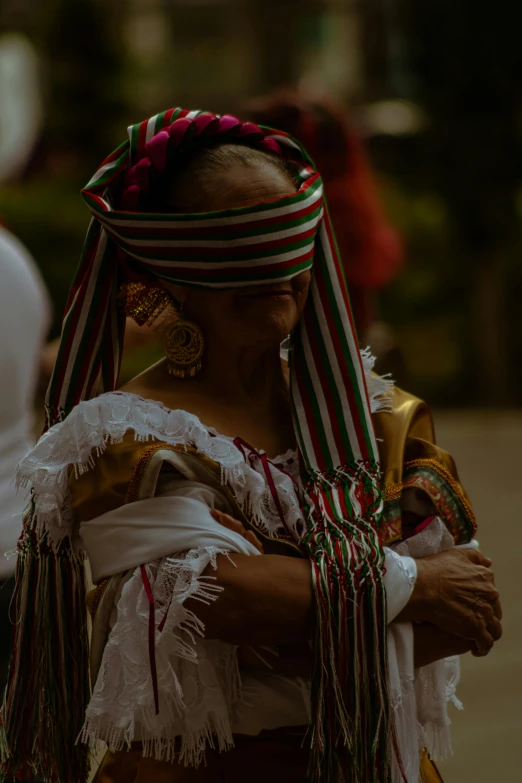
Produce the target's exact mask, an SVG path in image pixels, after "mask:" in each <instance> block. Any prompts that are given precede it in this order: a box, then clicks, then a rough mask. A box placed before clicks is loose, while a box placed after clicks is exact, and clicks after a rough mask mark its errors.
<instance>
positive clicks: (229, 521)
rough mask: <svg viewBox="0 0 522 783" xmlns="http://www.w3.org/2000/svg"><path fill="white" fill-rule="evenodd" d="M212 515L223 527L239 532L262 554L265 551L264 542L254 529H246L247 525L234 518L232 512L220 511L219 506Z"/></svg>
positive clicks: (212, 510) (211, 512)
mask: <svg viewBox="0 0 522 783" xmlns="http://www.w3.org/2000/svg"><path fill="white" fill-rule="evenodd" d="M210 516H212V517H214V519H215V520H216V522H219V524H220V525H223V527H226V528H228V529H229V530H232V532H233V533H237V534H238V535H240V536H243V538H246V540H247V541H248V542H249V543H250V544H252V546H254V547H255V548H256V549H257V551H258V552H259V553H260V554H261V555H262V554H263V553H264V551H265V550H264V549H263V544H262V543H261V541H260V540H259V539H258V537H257V536H256V534H255V533H254V532H253V531H252V530H245V526H244V525H243V523H242V522H240V521H239V519H234V517H231V516H230V514H225V512H224V511H218V510H217V508H213V509H211V511H210Z"/></svg>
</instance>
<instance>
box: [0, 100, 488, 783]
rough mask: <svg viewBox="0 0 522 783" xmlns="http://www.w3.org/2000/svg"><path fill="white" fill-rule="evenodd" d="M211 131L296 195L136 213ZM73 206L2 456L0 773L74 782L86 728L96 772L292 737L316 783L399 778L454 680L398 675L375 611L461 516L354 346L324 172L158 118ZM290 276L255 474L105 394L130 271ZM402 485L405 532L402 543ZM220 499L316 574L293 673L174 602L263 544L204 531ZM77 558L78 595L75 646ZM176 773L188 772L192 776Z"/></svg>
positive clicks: (260, 133)
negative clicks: (288, 325) (51, 311)
mask: <svg viewBox="0 0 522 783" xmlns="http://www.w3.org/2000/svg"><path fill="white" fill-rule="evenodd" d="M219 142H222V143H236V144H245V145H250V146H253V147H255V148H257V149H261V150H265V151H267V152H270V153H272V154H274V155H277V156H282V157H283V158H284V159H285V161H286V163H287V165H288V166H290V167H291V168H292V170H293V171H294V172H295V177H296V179H297V180H298V181H299V183H300V185H299V187H298V189H297V191H296V192H295V193H293V194H292V195H290V196H285V197H283V198H279V199H277V200H275V201H272V202H262V203H259V204H255V205H253V206H248V207H244V208H238V209H228V210H224V211H220V212H214V213H204V214H194V215H192V214H150V213H145V212H144V211H143V198H144V197H146V195H147V194H148V193H149V192H151V191H152V190H153V189H154V188H155V187H156V186H157V183H158V182H159V181H160V180H161V177H162V175H163V173H164V172H165V171H166V170H167V169H168V171H169V172H170V171H175V170H176V165H179V163H181V162H182V161H184V160H186V159H187V157H188V156H190V155H191V154H192V153H193V152H194V151H197V150H198V149H200V148H201V147H203V146H205V145H208V144H216V143H219ZM83 195H84V198H85V201H86V203H87V206H88V207H89V209H90V211H91V213H92V221H91V224H90V227H89V230H88V234H87V238H86V242H85V247H84V251H83V255H82V258H81V261H80V265H79V268H78V271H77V273H76V276H75V279H74V282H73V285H72V289H71V294H70V297H69V301H68V304H67V307H66V312H65V317H64V325H63V332H62V341H61V348H60V353H59V357H58V361H57V365H56V369H55V372H54V376H53V379H52V381H51V384H50V388H49V392H48V400H47V416H48V426H49V429H48V430H47V432H46V433H45V434H44V435H43V436H42V438H41V440H40V441H39V443H38V444H37V446H36V447H35V449H34V450H33V452H32V453H31V454H30V455H29V456H28V457H27V458H26V459H25V460H23V462H22V463H21V464H20V466H19V468H18V480H19V482H20V483H22V484H26V485H27V486H29V487H31V490H32V494H31V503H30V505H29V507H28V509H27V512H26V515H25V523H24V532H23V536H22V538H21V540H20V544H19V558H18V575H17V606H16V610H17V623H16V626H15V650H14V656H13V662H12V666H11V675H10V682H9V686H8V689H7V692H6V697H5V703H4V708H3V713H2V732H3V735H2V743H1V746H2V758H3V763H2V769H3V771H4V774H6V775H13V774H15V773H16V772H17V771H18V770H20V769H23V768H24V765H29V766H32V767H33V768H34V769H35V771H36V772H37V774H39V775H40V776H42V777H44V779H46V780H49V781H51V780H52V781H53V783H76V782H77V783H80V781H84V780H85V779H86V775H87V768H88V752H87V751H88V746H89V745H93V744H94V743H95V742H96V741H97V740H103V741H104V742H106V743H107V745H108V748H109V756H108V757H107V759H106V761H105V762H104V765H103V766H102V769H101V771H100V772H99V773H98V774H99V776H100V775H101V776H102V777H99V780H114V781H124V780H125V781H126V780H129V781H130V780H145V779H146V780H158V781H159V780H172V781H174V780H176V781H178V780H185V779H186V780H192V777H191V776H192V775H194V774H196V775H198V776H199V777H198V778H197V779H199V780H214V779H222V778H219V777H216V778H212V777H205V775H207V776H210V775H211V774H213V773H212V769H214V768H213V766H212V765H213V764H214V763H216V764H217V763H219V764H225V765H226V764H227V761H226V759H227V758H228V759H230V760H231V761H230V763H231V764H232V765H233V764H234V763H236V762H237V759H238V758H239V756H238V754H239V752H240V748H243V750H244V748H245V747H252V746H248V742H247V744H246V745H245V741H246V740H245V738H247V740H248V738H250V739H252V738H254V737H257V738H263V737H264V738H267V737H268V738H269V740H270V741H272V742H274V741H275V742H276V744H277V742H279V743H281V742H283V740H282V739H281V736H282V735H281V732H283V734H284V732H290V734H289V735H288V736H290V737H291V738H292V742H293V743H294V745H295V742H296V740H295V737H296V736H297V737H298V745H299V751H300V752H301V753H302V754H304V755H302V756H301V757H302V758H306V764H307V765H308V762H309V775H310V778H311V779H313V780H316V781H323V782H328V783H334V781H350V782H351V783H355V782H356V781H358V782H359V783H362V782H363V781H364V783H372V782H373V783H386V781H392V780H393V783H399V781H406V783H414V781H415V782H416V781H418V780H419V779H420V778H419V775H420V774H421V773H420V771H419V770H420V765H421V751H422V748H423V747H427V749H428V750H429V751H430V752H431V753H434V754H435V755H437V754H439V755H443V754H444V752H446V750H447V746H448V742H449V739H448V736H447V716H446V711H445V710H446V700H447V699H446V695H447V693H449V695H450V696H451V687H450V688H449V689H448V688H447V684H448V681H449V682H450V685H451V683H452V682H454V681H455V680H456V671H455V666H454V664H451V666H450V668H451V672H449V673H448V672H447V671H446V669H447V668H448V667H447V666H446V664H444V662H442V663H440V662H439V663H438V664H433V666H432V667H426V668H427V670H429V671H428V672H427V673H426V672H425V673H424V675H425V676H424V678H423V675H422V671H423V670H420V674H417V675H416V676H414V670H413V631H412V629H411V626H408V625H407V624H400V623H398V624H394V623H392V622H391V621H392V620H393V618H394V617H395V616H396V615H397V614H398V613H399V612H400V610H401V609H402V608H403V606H404V605H405V604H406V603H407V601H408V599H409V596H410V594H411V591H412V589H413V584H414V581H415V573H416V571H415V561H414V560H413V558H412V557H411V556H410V555H412V554H414V555H415V556H420V555H422V554H423V553H428V552H434V551H440V550H441V549H443V548H447V547H448V546H453V545H454V544H455V543H457V544H463V543H465V542H468V541H470V540H471V539H472V537H473V533H474V530H475V523H474V518H473V514H472V511H471V509H470V507H469V503H468V501H467V499H466V496H465V494H464V492H463V490H462V489H461V487H460V484H459V482H458V479H457V476H456V473H455V468H454V465H453V462H452V460H451V458H450V457H449V456H448V455H446V454H445V453H444V452H442V451H441V450H440V449H438V448H437V447H436V446H435V445H434V443H433V430H432V426H431V420H430V417H429V413H428V412H427V409H426V407H425V406H424V405H423V403H421V402H420V401H418V400H416V399H415V398H412V397H411V396H409V395H406V394H405V393H404V392H401V391H399V390H393V389H392V387H391V385H390V384H389V383H388V382H387V381H386V380H383V379H378V378H377V377H375V376H373V375H372V373H371V365H372V360H371V357H369V356H368V354H365V353H364V352H361V351H360V350H359V348H358V345H357V341H356V337H355V333H354V328H353V323H352V318H351V312H350V305H349V301H348V296H347V294H346V287H345V283H344V280H343V276H342V273H341V268H340V264H339V258H338V254H337V249H336V244H335V239H334V237H333V233H332V229H331V225H330V222H329V218H328V212H327V208H326V204H325V202H324V198H323V190H322V183H321V177H320V175H319V174H318V172H317V171H316V170H315V168H314V166H313V164H312V162H311V161H310V159H309V158H308V157H307V155H306V152H305V151H304V150H303V149H302V147H300V145H299V144H298V143H297V142H296V141H294V140H293V139H292V138H290V137H289V136H287V135H286V134H283V133H281V132H278V131H276V130H272V129H269V128H264V127H258V126H257V125H254V124H252V123H242V122H241V121H240V120H238V119H237V118H235V117H232V116H221V117H220V116H217V115H214V114H210V113H204V112H196V111H191V112H187V111H184V110H181V109H171V110H169V111H166V112H164V113H162V114H159V115H157V116H156V117H153V118H151V119H149V120H147V121H145V122H143V123H141V124H139V125H135V126H132V127H131V128H130V138H129V141H127V142H125V143H124V144H122V145H121V146H120V147H118V149H117V150H115V152H114V153H112V155H110V156H109V157H108V158H107V159H106V160H105V161H104V162H103V164H102V165H101V166H100V168H99V169H98V171H97V172H96V174H95V175H94V177H93V178H92V179H91V181H90V182H89V183H88V185H87V186H86V188H85V190H84V191H83ZM120 204H121V205H122V206H121V208H120V206H119V205H120ZM308 269H313V274H312V283H311V289H310V295H309V298H308V301H307V304H306V307H305V310H304V313H303V316H302V318H301V319H300V322H299V324H298V326H297V327H296V329H295V330H294V333H293V334H292V335H291V340H290V353H289V362H290V373H291V388H290V393H291V401H292V410H293V416H294V427H295V434H296V440H297V444H298V448H297V450H296V451H295V452H292V453H288V454H286V455H282V456H281V457H280V458H277V459H273V460H270V459H268V458H267V456H266V454H264V453H263V452H262V451H259V450H257V449H256V448H255V444H253V445H252V446H250V445H248V444H246V443H245V442H244V441H242V440H241V438H239V437H238V438H236V439H235V440H234V439H230V438H228V437H225V436H223V435H221V434H219V433H218V432H216V431H214V430H212V429H211V428H209V427H207V426H205V425H204V424H203V423H202V422H200V421H199V420H198V419H197V418H196V417H195V416H194V415H192V414H190V413H189V412H187V411H182V410H169V409H167V408H166V407H165V406H163V405H162V404H160V403H158V402H155V401H153V400H146V399H142V398H140V397H137V396H136V395H133V394H129V393H120V392H117V391H116V389H117V383H118V371H119V363H120V354H121V347H122V341H123V330H124V318H123V315H122V314H121V312H120V311H119V309H118V301H117V299H118V289H119V287H120V286H121V284H122V283H123V282H124V281H125V279H127V278H128V276H129V275H132V276H133V279H136V277H137V276H138V277H139V279H141V280H142V281H145V282H152V281H154V280H155V279H157V278H160V279H162V280H168V281H171V282H176V283H180V284H183V285H187V286H196V287H204V288H209V289H215V290H219V289H223V288H235V287H240V286H248V285H259V284H270V283H274V282H278V281H281V280H288V279H291V278H292V277H294V276H296V275H298V274H299V273H301V272H303V271H304V270H308ZM379 411H380V412H379ZM406 490H408V492H406V493H405V491H406ZM405 497H408V498H409V500H408V503H410V502H412V498H413V505H414V506H415V508H413V511H414V512H415V513H417V515H418V517H419V520H422V523H423V530H422V532H421V533H420V534H419V533H417V535H416V536H413V537H411V538H406V537H405V535H404V532H405V531H404V530H403V525H402V519H401V513H402V511H401V509H403V508H404V507H405V501H404V498H405ZM214 507H215V508H220V509H222V510H226V511H228V512H229V513H231V514H232V515H234V516H236V517H238V518H240V519H241V520H242V521H243V522H244V524H245V526H247V527H250V528H251V529H253V530H255V531H256V532H257V533H258V535H259V536H260V537H262V538H263V540H264V542H265V551H266V552H268V553H270V552H277V553H280V554H287V555H289V556H295V557H306V558H308V559H309V560H310V563H311V574H312V584H313V592H314V596H315V623H314V632H313V638H312V640H311V653H312V660H313V666H312V672H311V676H310V678H306V679H299V678H281V677H276V676H275V675H273V674H271V673H270V671H269V670H267V671H266V673H265V672H261V673H258V672H256V673H254V672H251V671H247V670H241V668H240V666H239V665H238V658H237V649H236V648H235V647H234V646H233V645H230V644H227V643H224V642H221V641H216V640H206V639H205V638H204V627H203V626H202V623H201V622H200V621H199V620H198V618H197V617H196V615H195V614H194V613H192V612H191V611H190V610H189V609H188V608H187V607H186V605H185V604H186V601H187V599H188V598H190V597H193V598H200V599H203V600H206V601H212V600H213V599H215V598H216V596H217V594H218V590H217V588H216V586H215V584H214V583H213V581H212V580H211V579H209V578H208V577H206V576H205V575H203V572H204V570H205V569H206V568H207V566H209V565H211V564H214V563H215V560H216V557H217V555H218V554H221V553H231V552H232V553H233V552H236V553H237V552H239V553H242V554H245V555H251V556H257V555H258V554H259V553H258V552H257V550H255V548H254V547H253V546H251V545H250V543H249V542H248V541H246V540H245V539H244V538H242V537H241V536H239V535H237V534H235V533H233V532H232V531H229V530H227V529H224V528H222V526H220V525H218V523H217V522H215V520H214V519H213V517H212V516H211V514H210V509H212V508H214ZM419 535H420V538H419ZM394 542H396V546H398V547H399V549H400V552H399V553H398V552H395V551H393V549H392V548H391V545H392V544H393V543H394ZM86 557H87V558H88V560H89V564H90V568H91V572H92V577H93V580H94V583H95V584H96V585H97V588H96V590H95V591H94V592H91V593H90V594H89V608H90V610H91V614H92V616H93V628H92V638H91V643H90V653H89V645H88V634H87V617H86V614H87V610H86V601H85V590H84V584H85V579H84V564H85V559H86ZM394 625H395V626H396V627H394ZM89 668H90V678H89ZM441 694H443V695H442V697H441ZM304 725H308V730H307V731H306V739H305V740H304V742H305V743H306V748H305V750H303V749H301V744H302V742H303V733H304V730H303V732H302V733H301V734H299V732H297V734H296V732H295V731H294V732H293V731H292V730H293V729H296V728H298V727H299V728H302V727H303V726H304ZM266 732H276V738H275V739H274V736H272V735H267V734H266ZM277 732H279V734H277ZM285 736H287V735H285ZM136 743H137V744H136ZM283 745H284V743H283ZM294 750H295V748H294ZM289 752H290V751H289ZM252 754H253V755H252ZM252 754H251V755H250V756H249V755H248V753H247V755H246V756H244V758H245V759H246V762H245V763H246V765H244V766H243V767H242V768H240V772H238V773H237V774H238V775H239V777H237V778H234V777H233V775H232V773H230V775H229V777H226V774H228V773H226V774H225V773H223V772H222V771H221V772H219V774H225V779H227V780H233V779H238V780H242V779H252V780H254V779H255V778H254V777H250V776H251V775H254V767H255V768H257V765H258V763H259V764H261V761H259V759H257V760H256V756H255V753H254V751H252ZM258 755H259V754H258ZM262 755H263V754H261V756H262ZM216 759H217V761H216ZM249 759H250V761H249ZM204 760H206V762H207V764H208V766H207V767H205V766H203V767H200V768H199V769H198V771H197V772H195V770H194V768H195V767H197V766H198V765H199V764H200V763H201V762H202V761H204ZM172 762H181V763H182V764H183V763H184V764H186V765H188V767H187V770H186V774H187V776H188V777H186V778H185V777H183V768H182V767H180V766H179V765H178V764H174V763H172ZM282 763H284V762H282ZM422 763H423V765H424V767H425V769H426V770H428V771H427V772H426V774H433V775H434V774H435V772H434V771H433V769H432V768H431V767H430V765H429V762H428V761H427V760H426V759H425V760H424V761H423V762H422ZM129 764H130V767H131V772H129ZM133 765H134V766H133ZM140 765H145V766H144V767H143V766H142V768H141V771H140ZM147 765H148V766H147ZM145 769H147V772H145V771H144V770H145ZM104 770H105V771H104ZM180 770H181V771H180ZM258 771H259V770H258ZM217 774H218V773H217V772H216V775H217ZM256 774H257V773H256ZM303 774H304V773H303ZM103 775H105V777H103ZM140 775H141V777H140ZM281 779H283V777H282V778H281ZM284 779H285V780H292V779H295V780H298V779H299V780H301V779H302V777H299V778H292V777H291V775H290V773H288V774H286V773H285V776H284ZM433 779H434V780H435V779H436V778H433Z"/></svg>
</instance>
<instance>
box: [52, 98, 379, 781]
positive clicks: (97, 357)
mask: <svg viewBox="0 0 522 783" xmlns="http://www.w3.org/2000/svg"><path fill="white" fill-rule="evenodd" d="M129 137H130V138H129V140H128V141H126V142H125V143H124V144H122V145H121V146H120V147H118V148H117V149H116V150H115V151H114V152H113V153H112V154H111V155H110V156H109V157H108V158H107V159H106V160H105V161H104V162H103V163H102V165H101V166H100V167H99V169H98V170H97V172H96V173H95V175H94V176H93V178H92V179H91V180H90V182H89V183H88V184H87V186H86V188H85V189H84V191H83V197H84V199H85V202H86V204H87V206H88V208H89V210H90V211H91V214H92V221H91V224H90V227H89V230H88V233H87V238H86V241H85V246H84V250H83V254H82V257H81V261H80V264H79V267H78V270H77V272H76V275H75V278H74V282H73V285H72V288H71V293H70V296H69V300H68V303H67V306H66V311H65V317H64V322H63V332H62V340H61V347H60V352H59V356H58V361H57V364H56V368H55V372H54V375H53V378H52V380H51V384H50V387H49V392H48V397H47V416H48V424H49V426H50V425H52V424H54V423H55V422H57V421H60V420H62V419H63V418H64V417H65V416H66V415H67V414H68V413H69V412H70V410H71V409H72V408H73V407H74V406H75V405H76V404H78V403H79V402H80V401H81V400H84V399H87V398H89V397H92V396H95V395H97V394H100V393H102V392H105V391H111V390H114V389H116V388H117V382H118V372H119V366H120V357H121V349H122V342H123V330H124V319H123V316H122V314H121V312H120V311H119V309H118V306H117V293H118V288H119V286H120V284H121V282H122V281H123V280H124V278H125V270H126V269H127V268H128V264H130V265H131V266H132V268H133V269H139V270H141V271H142V272H143V274H144V276H149V278H150V279H156V278H160V279H163V280H167V281H171V282H175V283H179V284H183V285H187V286H197V287H204V288H207V289H221V288H234V287H239V286H248V285H260V284H263V285H266V284H269V283H273V282H277V281H282V280H288V279H291V278H293V277H295V276H296V275H298V274H299V273H301V272H303V271H304V270H308V269H312V268H313V273H312V282H311V288H310V294H309V298H308V300H307V303H306V306H305V310H304V313H303V316H302V317H301V319H300V322H299V324H298V325H297V327H296V329H295V330H294V334H293V335H292V338H291V351H290V368H291V401H292V410H293V416H294V426H295V432H296V437H297V442H298V446H299V450H300V453H301V457H302V459H301V464H302V478H303V486H304V489H305V509H304V511H305V518H306V520H307V531H306V533H305V535H304V537H303V539H302V541H301V546H302V549H303V553H304V554H305V555H306V556H307V557H308V558H309V559H310V561H311V564H312V580H313V588H314V592H315V598H316V607H315V608H316V611H315V632H314V638H313V655H314V668H313V688H312V691H313V693H312V707H313V718H312V725H311V732H310V736H311V747H312V763H311V770H310V773H311V777H312V779H314V780H316V781H321V782H322V783H334V782H336V781H338V780H345V781H350V783H355V782H356V781H358V782H360V781H365V783H386V781H388V780H389V779H390V739H389V725H390V724H389V705H388V699H387V685H386V649H385V642H386V610H385V593H384V585H383V567H384V554H383V550H382V547H381V546H380V543H379V538H378V522H379V515H380V511H381V497H380V491H379V477H378V452H377V446H376V441H375V436H374V433H373V427H372V421H371V415H370V406H369V401H368V395H367V390H366V386H365V378H364V373H363V368H362V363H361V357H360V353H359V349H358V346H357V341H356V336H355V332H354V327H353V322H352V316H351V310H350V304H349V300H348V295H347V291H346V285H345V282H344V279H343V274H342V271H341V266H340V262H339V257H338V252H337V248H336V243H335V239H334V236H333V232H332V227H331V224H330V221H329V218H328V211H327V208H326V205H325V203H324V198H323V186H322V182H321V177H320V175H319V173H318V172H317V171H316V170H315V168H314V166H313V164H312V162H311V161H310V159H309V158H308V156H307V154H306V152H305V151H304V150H303V149H302V147H301V146H300V145H299V144H298V143H297V142H296V141H295V140H294V139H292V138H291V137H289V136H288V135H286V134H284V133H282V132H279V131H276V130H272V129H269V128H265V127H259V126H257V125H254V124H252V123H242V122H241V121H240V120H239V119H237V118H236V117H232V116H228V115H225V116H218V115H214V114H210V113H204V112H196V111H191V112H188V111H184V110H182V109H171V110H169V111H166V112H163V113H162V114H159V115H157V116H156V117H153V118H151V119H149V120H147V121H145V122H143V123H141V124H139V125H134V126H132V127H131V128H130V129H129ZM220 141H222V142H226V143H236V144H242V145H248V146H251V147H255V148H256V149H259V150H265V151H267V152H270V153H272V154H274V155H277V156H281V157H283V158H284V159H285V161H286V165H287V166H289V167H290V168H291V169H292V171H293V173H294V174H295V178H296V181H297V182H298V183H299V187H298V189H297V191H296V192H295V193H293V194H291V195H289V196H285V197H283V198H279V199H277V200H275V201H273V202H262V203H258V204H255V205H253V206H247V207H244V208H238V209H228V210H225V211H220V212H214V213H200V214H151V213H148V212H147V213H145V212H144V211H143V209H142V205H143V200H144V199H145V198H146V197H147V195H148V194H149V193H151V192H152V191H153V190H154V188H155V187H156V186H157V183H158V182H159V179H160V177H161V175H162V173H163V172H164V171H165V170H166V169H167V168H168V170H169V171H171V170H172V171H175V166H176V161H184V160H186V159H187V157H188V156H190V155H191V154H192V152H193V151H196V150H198V149H200V148H201V147H202V146H204V145H205V144H216V143H218V142H220ZM117 204H118V205H121V206H118V207H116V205H117ZM75 752H76V751H75ZM46 753H47V755H49V754H48V749H47V750H46ZM62 753H63V750H62ZM43 755H44V753H43V751H42V752H41V756H42V757H43ZM68 769H69V768H68ZM53 772H54V773H55V775H56V769H54V770H53ZM68 774H71V773H70V772H69V773H68ZM75 775H76V776H75V777H74V778H73V777H69V778H66V776H65V773H64V772H63V771H62V772H59V774H58V775H57V776H56V780H60V781H63V783H65V780H66V779H67V783H69V781H70V780H73V779H74V780H80V777H79V776H78V774H77V773H75Z"/></svg>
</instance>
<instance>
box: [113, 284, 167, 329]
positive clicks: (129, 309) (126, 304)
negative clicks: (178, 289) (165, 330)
mask: <svg viewBox="0 0 522 783" xmlns="http://www.w3.org/2000/svg"><path fill="white" fill-rule="evenodd" d="M118 303H119V305H120V307H121V309H122V311H123V312H124V313H125V315H126V316H129V317H130V318H133V319H134V320H135V321H136V323H137V324H138V326H144V325H145V324H147V326H152V325H153V324H154V322H155V321H156V319H157V318H158V317H159V316H160V315H161V313H162V312H163V311H164V310H166V308H167V307H169V305H172V297H171V296H170V294H169V293H168V291H166V290H165V289H164V288H162V287H161V286H159V285H145V283H137V282H128V283H123V284H122V285H121V286H120V290H119V291H118Z"/></svg>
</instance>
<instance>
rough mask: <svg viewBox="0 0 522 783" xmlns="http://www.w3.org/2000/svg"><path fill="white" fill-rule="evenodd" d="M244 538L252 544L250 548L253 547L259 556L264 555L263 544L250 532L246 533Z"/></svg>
mask: <svg viewBox="0 0 522 783" xmlns="http://www.w3.org/2000/svg"><path fill="white" fill-rule="evenodd" d="M245 538H246V540H247V541H249V542H250V543H251V544H252V546H255V548H256V549H257V551H258V552H260V553H261V554H263V553H264V551H265V550H264V549H263V544H262V543H261V541H260V540H259V539H258V537H257V536H256V534H255V533H254V532H253V531H252V530H247V531H246V533H245Z"/></svg>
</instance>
